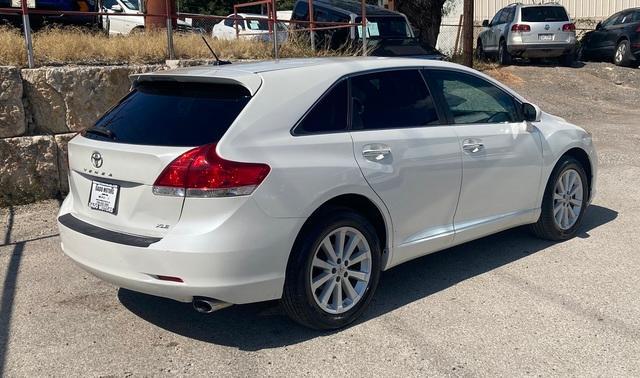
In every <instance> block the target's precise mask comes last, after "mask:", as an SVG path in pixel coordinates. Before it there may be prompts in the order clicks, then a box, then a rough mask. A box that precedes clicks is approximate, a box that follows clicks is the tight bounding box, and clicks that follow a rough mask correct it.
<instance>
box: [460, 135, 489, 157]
mask: <svg viewBox="0 0 640 378" xmlns="http://www.w3.org/2000/svg"><path fill="white" fill-rule="evenodd" d="M462 149H463V150H464V151H465V152H468V153H471V154H475V153H478V152H480V151H482V150H484V144H483V143H482V142H481V141H479V140H473V139H467V140H465V141H464V142H462Z"/></svg>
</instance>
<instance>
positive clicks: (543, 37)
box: [538, 34, 553, 42]
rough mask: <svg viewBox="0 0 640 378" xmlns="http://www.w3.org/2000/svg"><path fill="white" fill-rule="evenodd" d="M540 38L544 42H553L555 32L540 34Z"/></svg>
mask: <svg viewBox="0 0 640 378" xmlns="http://www.w3.org/2000/svg"><path fill="white" fill-rule="evenodd" d="M538 40H539V41H543V42H553V34H538Z"/></svg>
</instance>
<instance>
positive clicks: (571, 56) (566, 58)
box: [560, 51, 576, 67]
mask: <svg viewBox="0 0 640 378" xmlns="http://www.w3.org/2000/svg"><path fill="white" fill-rule="evenodd" d="M575 61H576V53H575V52H574V51H570V52H568V53H566V54H564V55H563V56H561V57H560V64H561V65H563V66H565V67H573V63H574V62H575Z"/></svg>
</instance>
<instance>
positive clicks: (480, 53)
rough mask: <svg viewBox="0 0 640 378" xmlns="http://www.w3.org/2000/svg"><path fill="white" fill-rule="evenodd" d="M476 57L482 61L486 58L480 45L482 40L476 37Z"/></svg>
mask: <svg viewBox="0 0 640 378" xmlns="http://www.w3.org/2000/svg"><path fill="white" fill-rule="evenodd" d="M476 59H478V61H480V62H484V61H485V60H486V59H487V55H486V53H485V52H484V47H483V46H482V41H481V40H479V39H478V43H477V44H476Z"/></svg>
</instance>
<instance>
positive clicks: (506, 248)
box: [118, 205, 618, 351]
mask: <svg viewBox="0 0 640 378" xmlns="http://www.w3.org/2000/svg"><path fill="white" fill-rule="evenodd" d="M617 216H618V213H617V212H616V211H614V210H611V209H607V208H604V207H601V206H595V205H592V206H590V207H589V210H588V212H587V213H586V214H585V218H584V222H583V225H582V227H581V229H580V232H579V234H578V237H579V238H588V237H590V235H589V232H590V231H591V230H593V229H594V228H597V227H599V226H601V225H603V224H606V223H609V222H611V221H613V220H614V219H615V218H616V217H617ZM553 244H554V243H553V242H550V241H545V240H540V239H537V238H535V237H533V236H531V235H530V234H529V232H528V230H527V229H526V228H525V227H520V228H515V229H512V230H508V231H504V232H501V233H499V234H496V235H492V236H488V237H485V238H482V239H479V240H476V241H472V242H469V243H466V244H463V245H460V246H457V247H453V248H450V249H447V250H444V251H441V252H437V253H434V254H431V255H427V256H424V257H421V258H419V259H416V260H413V261H411V262H408V263H405V264H402V265H400V266H397V267H395V268H393V269H391V270H389V271H387V272H384V274H383V275H382V278H381V281H380V285H379V286H378V290H377V292H376V294H375V296H374V298H373V300H372V302H371V306H370V308H369V309H368V310H367V311H366V312H365V314H364V317H363V318H362V319H360V320H359V321H358V323H361V322H366V321H367V320H369V319H373V318H376V317H378V316H380V315H383V314H386V313H388V312H390V311H393V310H395V309H398V308H400V307H402V306H405V305H407V304H409V303H412V302H414V301H417V300H420V299H422V298H425V297H427V296H429V295H431V294H434V293H437V292H439V291H441V290H444V289H446V288H448V287H451V286H453V285H455V284H457V283H459V282H462V281H464V280H467V279H469V278H471V277H474V276H477V275H480V274H483V273H486V272H489V271H491V270H493V269H496V268H499V267H501V266H503V265H506V264H509V263H511V262H513V261H516V260H519V259H522V258H525V257H527V256H530V255H532V254H534V253H537V252H539V251H542V250H544V249H545V248H547V247H549V246H551V245H553ZM118 298H119V300H120V302H121V303H122V304H123V305H124V306H125V307H126V308H127V309H128V310H129V311H131V312H132V313H134V314H135V315H137V316H139V317H140V318H142V319H144V320H146V321H148V322H150V323H152V324H154V325H156V326H158V327H161V328H163V329H166V330H167V331H170V332H173V333H176V334H179V335H182V336H185V337H189V338H192V339H196V340H200V341H204V342H208V343H214V344H219V345H225V346H231V347H236V348H238V349H240V350H249V351H255V350H261V349H269V348H276V347H281V346H286V345H291V344H296V343H299V342H302V341H305V340H309V339H312V338H315V337H317V336H321V335H327V332H319V331H313V330H310V329H307V328H304V327H301V326H298V325H297V324H295V323H294V322H292V321H291V320H289V319H288V318H287V317H286V315H285V314H284V311H283V310H282V308H281V306H280V305H279V302H278V301H269V302H262V303H255V304H248V305H239V306H232V307H229V308H227V309H224V310H220V311H218V312H215V313H213V314H210V315H202V314H199V313H196V312H195V311H194V310H193V309H192V307H191V305H190V304H185V303H179V302H175V301H173V300H169V299H164V298H158V297H154V296H150V295H145V294H141V293H136V292H133V291H130V290H126V289H120V290H119V292H118ZM335 332H339V331H335Z"/></svg>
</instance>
